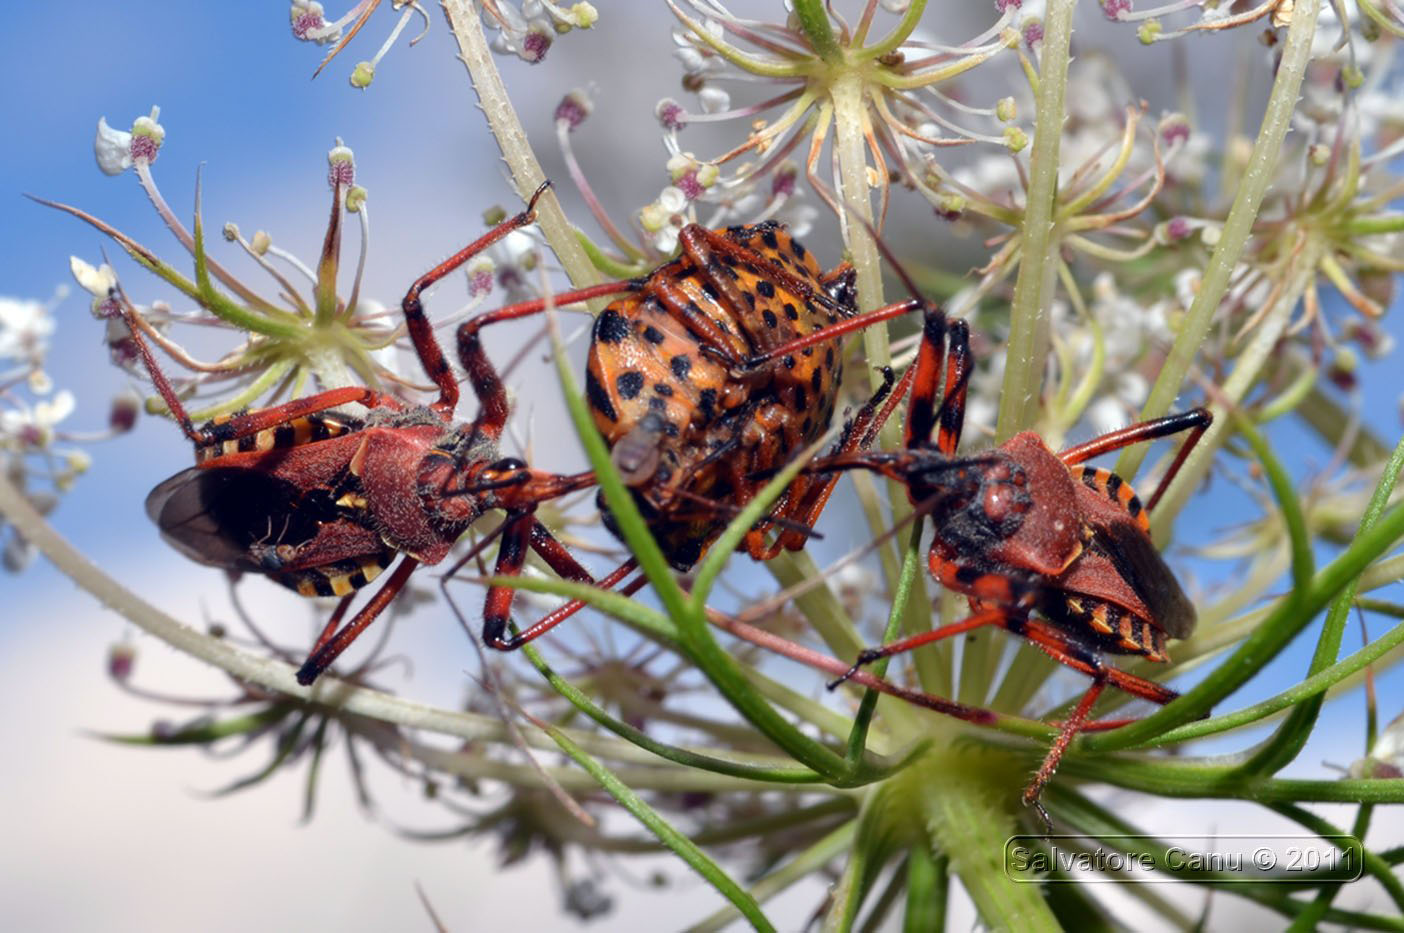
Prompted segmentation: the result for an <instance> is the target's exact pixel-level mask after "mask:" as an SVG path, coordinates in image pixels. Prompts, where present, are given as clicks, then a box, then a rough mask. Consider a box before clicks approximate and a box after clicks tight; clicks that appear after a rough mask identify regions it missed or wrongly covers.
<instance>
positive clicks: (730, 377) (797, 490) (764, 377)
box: [458, 222, 923, 650]
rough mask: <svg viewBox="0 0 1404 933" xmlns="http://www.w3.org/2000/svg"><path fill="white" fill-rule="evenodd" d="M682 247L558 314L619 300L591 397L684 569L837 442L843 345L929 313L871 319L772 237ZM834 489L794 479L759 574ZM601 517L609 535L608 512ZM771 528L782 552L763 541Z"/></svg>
mask: <svg viewBox="0 0 1404 933" xmlns="http://www.w3.org/2000/svg"><path fill="white" fill-rule="evenodd" d="M679 240H680V242H681V244H682V252H681V254H680V255H679V256H678V257H677V258H676V259H673V260H671V261H669V262H666V263H664V264H663V265H661V266H659V267H657V268H656V269H654V270H653V271H651V272H649V273H648V274H647V275H645V276H642V277H640V278H637V279H633V280H630V281H626V282H613V283H606V284H604V285H596V286H592V287H589V288H584V289H580V290H577V291H573V292H567V293H565V294H561V295H557V296H555V297H554V298H553V299H552V302H551V303H552V304H554V305H560V304H565V303H569V302H573V301H581V300H585V299H587V298H593V297H600V296H605V295H616V294H617V295H621V296H622V297H620V298H618V299H617V300H615V301H614V302H613V303H611V304H610V305H609V306H608V307H607V308H606V309H605V310H604V311H603V312H601V313H600V315H599V316H598V317H597V318H596V319H595V323H594V329H593V333H592V337H591V343H590V351H589V359H588V362H587V367H586V374H585V397H586V401H587V402H588V404H589V406H590V409H591V411H592V413H593V415H594V420H595V424H596V426H597V427H598V428H599V430H600V432H601V434H603V435H604V437H605V440H606V441H607V442H608V443H609V445H610V447H611V457H612V459H613V462H614V464H615V466H616V467H618V469H619V471H620V473H621V474H622V475H623V477H624V480H625V483H626V484H627V485H629V486H630V487H631V489H632V491H633V493H634V497H635V501H636V502H637V503H638V505H639V508H640V510H641V511H642V512H643V514H644V517H645V519H646V520H647V521H648V523H649V526H650V528H651V530H652V531H653V534H654V536H655V537H656V538H657V539H658V541H659V543H660V545H661V546H662V549H663V553H664V554H665V555H666V556H667V558H668V560H669V562H670V563H672V565H673V566H674V567H676V568H677V569H679V570H687V569H689V568H691V567H692V566H693V564H695V563H696V562H697V560H698V559H699V558H700V557H701V555H702V553H703V552H704V551H705V550H706V549H707V547H708V546H710V545H711V543H712V542H713V541H714V540H716V537H717V536H718V535H719V534H721V531H722V529H723V528H724V527H725V524H726V522H725V520H726V518H728V517H730V516H732V515H734V514H735V513H736V512H737V511H739V510H740V509H741V508H742V507H744V506H745V505H746V503H748V502H749V501H750V500H751V499H752V498H754V496H755V495H756V493H757V492H758V491H759V490H760V488H761V486H763V485H764V482H765V480H764V477H765V476H768V475H771V474H773V473H774V472H775V471H776V470H778V469H780V468H781V467H783V466H784V464H785V463H787V462H788V461H789V459H790V458H792V457H794V456H795V455H796V454H797V453H798V452H799V451H801V450H803V449H804V448H806V447H808V446H809V445H811V444H812V443H814V442H815V441H816V440H818V439H819V438H820V437H821V436H823V434H824V432H825V431H826V430H827V429H828V426H829V422H830V420H831V419H832V416H833V412H834V408H835V406H836V404H837V402H838V394H839V375H840V363H841V360H840V357H841V355H842V341H841V340H840V338H842V337H843V336H845V335H847V334H851V333H853V332H854V331H857V330H860V329H862V328H864V327H869V326H872V325H874V324H877V323H880V322H882V321H886V320H889V319H891V318H893V317H896V316H898V315H901V314H905V313H907V312H909V311H913V310H916V309H917V308H920V307H922V306H923V302H922V301H921V300H920V299H909V300H906V301H902V302H897V303H894V304H891V305H888V306H886V307H883V308H879V309H877V310H874V311H869V312H866V313H860V312H859V311H858V310H857V307H856V304H855V294H854V276H853V270H852V268H851V267H850V266H848V265H846V264H844V265H840V266H839V267H838V268H836V269H834V270H832V271H830V272H827V273H825V272H823V271H821V270H820V268H819V264H818V263H817V262H816V260H815V258H814V256H813V254H811V253H810V252H809V251H808V250H806V249H805V247H804V246H803V245H801V244H800V243H799V242H798V241H797V240H795V239H794V238H793V237H791V236H790V235H789V233H788V232H787V231H786V230H785V228H784V227H783V226H781V225H780V224H777V223H774V222H767V223H761V224H756V225H753V226H745V227H729V228H726V229H724V230H709V229H707V228H705V227H702V226H699V225H696V224H692V225H689V226H687V227H685V228H684V229H683V230H682V233H681V235H680V237H679ZM546 304H547V303H546V302H545V301H529V302H523V303H520V304H515V305H510V306H507V307H504V308H500V309H497V310H495V311H490V312H487V313H484V314H480V315H478V316H476V317H474V318H473V319H471V320H469V321H467V322H465V323H464V324H462V325H461V326H460V327H459V330H458V339H459V341H460V344H462V342H463V341H465V340H472V341H476V340H477V339H478V333H479V331H480V330H481V329H482V328H483V327H485V326H487V325H488V324H492V323H495V322H499V321H506V320H513V319H516V318H521V317H525V316H527V315H531V314H538V313H540V312H541V311H543V310H544V308H545V307H546ZM891 385H892V380H891V375H890V373H889V374H888V378H887V381H886V384H885V386H884V387H883V388H882V389H880V390H879V392H878V394H877V396H876V397H875V398H874V399H873V400H872V401H870V402H869V403H868V405H866V406H865V407H864V409H863V411H862V413H861V414H860V415H859V417H858V418H857V419H856V420H855V422H854V423H853V424H851V425H850V426H849V428H848V429H847V430H846V431H845V434H844V436H843V438H842V440H841V442H840V446H839V449H840V450H842V451H847V452H853V451H857V450H861V449H863V448H865V447H866V446H868V445H869V444H870V443H871V442H872V439H873V437H874V436H875V431H876V429H877V427H879V426H880V425H881V423H882V421H883V420H884V418H885V416H886V414H887V411H888V410H890V409H885V410H884V411H883V412H882V413H879V412H878V411H877V406H878V404H880V402H881V399H882V398H883V396H884V395H885V394H886V393H887V392H888V391H890V389H891ZM904 388H905V381H904ZM901 395H902V392H901V391H899V392H898V393H897V394H896V395H895V396H894V401H895V399H896V398H899V397H900V396H901ZM836 480H837V478H836V477H834V476H822V475H818V474H809V475H801V476H800V477H798V478H797V479H796V480H795V481H794V483H792V484H791V486H790V487H789V488H788V489H787V490H786V491H785V493H784V494H783V495H782V497H781V499H780V500H779V502H778V503H777V504H776V506H775V508H774V509H773V510H772V512H771V514H770V515H769V516H768V517H767V518H766V519H765V520H764V521H763V522H761V523H760V524H759V525H758V526H757V527H756V528H754V529H752V530H751V531H750V532H749V533H748V534H747V536H746V538H745V540H744V542H743V545H742V548H743V549H744V550H745V551H746V552H747V553H748V554H750V555H751V556H752V557H754V558H756V559H758V560H766V559H769V558H771V557H774V556H775V555H777V554H778V553H780V551H781V550H786V549H788V550H798V549H800V548H802V547H803V546H804V542H805V540H806V539H807V537H809V536H810V534H811V532H809V530H808V529H810V528H811V527H812V526H813V525H814V523H815V522H816V521H817V519H818V516H819V514H820V512H822V510H823V508H824V506H825V504H826V503H827V501H828V498H829V495H830V493H831V492H832V491H833V488H834V485H835V482H836ZM600 506H601V510H602V512H603V515H604V520H605V523H606V525H607V526H609V527H610V528H611V529H612V530H613V529H614V526H613V522H612V518H611V516H610V513H609V510H608V508H607V507H606V506H605V503H604V502H603V501H601V503H600ZM772 529H774V530H777V531H778V535H777V536H776V538H775V539H774V540H773V541H772V540H768V539H767V537H766V535H767V532H768V531H770V530H772ZM632 570H633V563H632V562H628V563H626V564H624V565H623V566H621V567H620V568H619V569H618V570H616V571H615V572H614V573H612V574H610V575H609V576H608V577H606V578H605V580H604V581H602V584H604V585H610V586H612V585H615V584H617V583H618V582H619V581H621V580H623V579H624V578H625V577H626V576H628V574H629V573H630V572H631V571H632ZM641 585H642V584H641V583H640V582H638V581H634V582H632V583H631V584H629V586H628V587H627V589H628V590H629V591H632V590H633V589H637V588H638V587H639V586H641ZM582 605H583V604H582V603H580V602H578V601H577V602H572V603H569V604H567V605H566V606H564V607H562V609H560V610H557V611H556V612H553V613H551V614H550V615H549V616H547V617H545V618H543V619H541V620H540V621H538V622H536V623H535V624H533V625H531V626H529V627H528V628H526V629H524V630H523V631H522V632H521V633H520V634H517V635H514V636H512V637H504V633H505V631H506V626H507V622H508V620H507V617H506V615H505V614H494V613H490V614H489V616H488V617H487V618H486V619H485V621H484V639H485V641H486V642H487V644H488V645H490V646H491V647H494V648H499V649H502V650H510V649H512V648H516V647H518V646H520V645H521V644H523V643H525V642H527V641H530V640H531V639H533V638H535V637H537V636H538V635H540V634H542V633H543V632H545V631H547V630H548V629H550V628H551V627H553V626H555V625H556V624H558V623H559V622H560V621H562V620H563V619H565V618H567V617H568V616H570V615H571V614H573V613H574V612H576V611H577V610H579V609H580V608H581V607H582Z"/></svg>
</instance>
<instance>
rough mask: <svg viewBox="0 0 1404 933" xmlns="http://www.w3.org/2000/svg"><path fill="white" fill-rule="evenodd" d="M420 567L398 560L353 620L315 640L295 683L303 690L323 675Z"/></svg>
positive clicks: (416, 562)
mask: <svg viewBox="0 0 1404 933" xmlns="http://www.w3.org/2000/svg"><path fill="white" fill-rule="evenodd" d="M418 566H419V561H417V560H415V559H414V558H413V557H405V558H404V559H403V560H401V561H400V565H399V566H398V567H396V568H395V572H394V573H392V574H391V575H390V579H389V580H387V581H385V585H384V586H382V587H381V588H380V589H379V590H377V591H376V593H375V595H374V596H372V597H371V598H370V602H368V603H366V604H365V605H364V606H362V607H361V611H360V612H358V613H356V616H355V618H353V619H352V620H351V621H350V622H348V623H346V626H345V627H344V628H342V629H341V631H339V632H337V633H336V634H335V635H333V636H331V637H330V638H327V639H325V640H322V639H318V641H319V643H320V644H319V647H318V648H317V649H316V650H315V651H313V652H312V653H311V655H309V656H308V658H307V660H306V661H305V662H303V665H302V667H301V668H300V669H299V670H298V672H297V682H298V683H300V684H302V685H303V686H304V687H306V686H309V685H311V683H312V682H313V681H314V680H316V679H317V678H318V677H320V676H321V674H322V672H323V671H325V670H326V669H327V668H328V667H330V666H331V665H332V662H333V661H335V660H336V659H337V657H338V656H339V655H340V654H341V653H342V652H343V651H345V650H346V649H347V648H348V647H349V646H350V645H351V643H352V642H353V641H355V640H356V638H357V636H359V635H360V634H361V632H363V631H365V629H366V626H368V625H370V624H371V623H372V622H374V621H375V620H376V617H377V616H379V615H380V614H381V613H382V612H384V611H385V607H386V606H388V605H390V602H391V600H393V599H394V598H395V597H396V596H398V595H399V593H400V591H401V590H402V589H404V588H405V583H406V582H407V581H408V580H409V575H410V574H411V573H413V572H414V568H416V567H418Z"/></svg>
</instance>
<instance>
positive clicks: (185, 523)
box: [146, 467, 317, 573]
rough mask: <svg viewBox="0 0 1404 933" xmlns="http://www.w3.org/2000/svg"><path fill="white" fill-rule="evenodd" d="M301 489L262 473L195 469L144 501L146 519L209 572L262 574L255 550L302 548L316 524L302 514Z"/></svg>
mask: <svg viewBox="0 0 1404 933" xmlns="http://www.w3.org/2000/svg"><path fill="white" fill-rule="evenodd" d="M300 498H301V497H300V494H299V492H298V490H297V487H296V486H294V485H293V484H292V483H290V482H288V481H287V480H283V479H279V478H278V477H276V476H273V475H271V474H269V473H265V472H263V471H261V470H250V469H243V468H235V467H229V468H220V467H215V468H211V469H201V468H199V467H191V468H190V469H188V470H184V471H182V472H180V473H177V474H176V475H175V476H172V477H171V478H170V479H167V480H165V481H164V482H162V483H161V484H160V485H158V486H157V487H156V488H155V489H153V490H151V493H150V494H149V495H148V496H147V497H146V514H147V515H149V516H150V517H151V520H152V521H153V522H155V523H156V526H157V527H158V528H160V529H161V537H163V538H165V539H166V541H167V543H169V544H170V545H171V546H172V547H174V548H175V549H176V550H177V551H180V552H181V553H182V554H184V555H185V556H186V557H188V558H190V559H191V560H193V561H196V562H197V563H201V564H205V565H206V566H209V567H220V568H223V569H225V570H244V571H252V572H255V573H257V572H260V571H262V570H264V569H265V568H264V567H263V566H262V565H261V564H260V563H259V562H258V561H257V560H256V559H255V558H254V557H253V556H252V555H251V554H250V552H249V548H250V546H251V545H253V544H260V543H262V544H268V545H270V546H271V545H278V544H293V545H296V544H300V543H302V542H305V541H307V540H309V539H311V538H312V536H313V535H315V534H316V531H317V523H316V521H315V520H313V519H312V518H311V517H310V516H308V515H306V514H304V511H305V510H300V509H299V508H298V503H299V500H300Z"/></svg>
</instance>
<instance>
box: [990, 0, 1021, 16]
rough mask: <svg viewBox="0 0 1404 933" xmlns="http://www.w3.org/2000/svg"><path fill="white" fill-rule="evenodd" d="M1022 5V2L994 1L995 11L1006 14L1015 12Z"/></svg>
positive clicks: (1015, 0)
mask: <svg viewBox="0 0 1404 933" xmlns="http://www.w3.org/2000/svg"><path fill="white" fill-rule="evenodd" d="M1023 5H1024V0H995V9H996V10H998V11H999V12H1000V13H1008V12H1009V11H1010V10H1017V9H1019V8H1020V7H1022V6H1023Z"/></svg>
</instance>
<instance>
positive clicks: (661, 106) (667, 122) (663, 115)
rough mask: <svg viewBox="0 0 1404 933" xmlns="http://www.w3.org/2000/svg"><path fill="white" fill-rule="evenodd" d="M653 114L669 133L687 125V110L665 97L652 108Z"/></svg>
mask: <svg viewBox="0 0 1404 933" xmlns="http://www.w3.org/2000/svg"><path fill="white" fill-rule="evenodd" d="M653 115H654V116H656V117H657V118H658V122H659V123H661V124H662V125H663V129H665V130H667V131H669V132H670V133H676V132H677V131H678V130H680V129H682V128H683V127H684V126H686V125H687V111H686V110H684V109H683V106H682V104H680V103H678V102H677V101H675V100H673V99H672V98H671V97H665V98H663V99H662V100H660V101H659V102H658V106H657V107H655V108H654V109H653Z"/></svg>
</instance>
